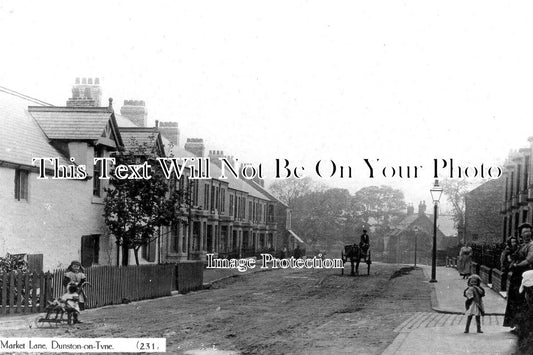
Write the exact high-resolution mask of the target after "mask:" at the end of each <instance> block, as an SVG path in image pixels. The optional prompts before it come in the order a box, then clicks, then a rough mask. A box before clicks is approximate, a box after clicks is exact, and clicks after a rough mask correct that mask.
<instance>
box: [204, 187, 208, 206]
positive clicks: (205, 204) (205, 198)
mask: <svg viewBox="0 0 533 355" xmlns="http://www.w3.org/2000/svg"><path fill="white" fill-rule="evenodd" d="M208 209H209V185H208V184H204V210H208Z"/></svg>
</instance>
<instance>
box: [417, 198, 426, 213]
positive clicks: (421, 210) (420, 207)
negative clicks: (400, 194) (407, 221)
mask: <svg viewBox="0 0 533 355" xmlns="http://www.w3.org/2000/svg"><path fill="white" fill-rule="evenodd" d="M423 214H426V201H420V203H419V204H418V215H419V216H421V215H423Z"/></svg>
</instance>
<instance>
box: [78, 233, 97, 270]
mask: <svg viewBox="0 0 533 355" xmlns="http://www.w3.org/2000/svg"><path fill="white" fill-rule="evenodd" d="M99 253H100V236H99V235H84V236H82V237H81V265H82V266H83V267H89V266H91V265H93V264H98V254H99Z"/></svg>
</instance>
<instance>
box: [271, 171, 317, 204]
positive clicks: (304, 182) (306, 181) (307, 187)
mask: <svg viewBox="0 0 533 355" xmlns="http://www.w3.org/2000/svg"><path fill="white" fill-rule="evenodd" d="M325 189H326V187H325V185H323V184H319V183H316V182H314V181H313V180H312V179H311V178H310V177H304V178H302V179H297V178H290V179H283V180H278V181H275V182H273V183H272V184H270V186H269V190H270V192H272V194H273V195H274V196H276V197H277V198H279V199H280V200H281V201H282V202H284V203H286V204H287V206H289V208H292V207H293V204H294V201H295V200H296V199H298V198H300V197H301V196H304V195H306V194H309V193H310V192H314V191H323V190H325Z"/></svg>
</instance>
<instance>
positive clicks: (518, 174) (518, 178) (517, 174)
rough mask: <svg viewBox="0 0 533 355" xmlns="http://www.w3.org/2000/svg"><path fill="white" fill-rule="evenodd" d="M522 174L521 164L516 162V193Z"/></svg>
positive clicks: (518, 190)
mask: <svg viewBox="0 0 533 355" xmlns="http://www.w3.org/2000/svg"><path fill="white" fill-rule="evenodd" d="M521 175H522V165H521V164H518V168H517V171H516V193H517V194H518V193H519V192H520V176H521Z"/></svg>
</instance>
